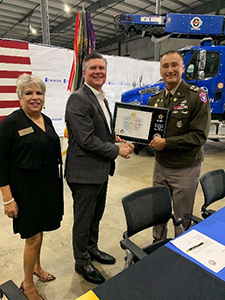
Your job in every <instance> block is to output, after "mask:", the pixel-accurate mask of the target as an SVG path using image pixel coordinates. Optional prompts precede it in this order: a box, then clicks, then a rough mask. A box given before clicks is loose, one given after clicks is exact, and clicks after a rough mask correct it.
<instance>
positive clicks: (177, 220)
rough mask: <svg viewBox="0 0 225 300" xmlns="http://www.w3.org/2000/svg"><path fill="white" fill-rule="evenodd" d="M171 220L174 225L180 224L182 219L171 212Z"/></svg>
mask: <svg viewBox="0 0 225 300" xmlns="http://www.w3.org/2000/svg"><path fill="white" fill-rule="evenodd" d="M172 220H173V225H174V226H180V225H181V224H182V219H181V218H177V217H176V216H175V215H174V214H172Z"/></svg>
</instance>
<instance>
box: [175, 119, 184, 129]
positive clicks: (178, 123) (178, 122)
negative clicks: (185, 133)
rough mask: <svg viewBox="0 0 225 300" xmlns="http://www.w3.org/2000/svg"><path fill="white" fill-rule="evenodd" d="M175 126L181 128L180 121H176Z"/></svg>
mask: <svg viewBox="0 0 225 300" xmlns="http://www.w3.org/2000/svg"><path fill="white" fill-rule="evenodd" d="M176 126H177V128H181V127H182V126H183V122H182V120H180V121H177V123H176Z"/></svg>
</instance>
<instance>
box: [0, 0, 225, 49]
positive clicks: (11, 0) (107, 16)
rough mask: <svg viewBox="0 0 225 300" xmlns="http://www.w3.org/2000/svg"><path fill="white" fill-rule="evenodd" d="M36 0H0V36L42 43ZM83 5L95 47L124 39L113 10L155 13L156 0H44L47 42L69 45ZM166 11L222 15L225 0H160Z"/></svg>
mask: <svg viewBox="0 0 225 300" xmlns="http://www.w3.org/2000/svg"><path fill="white" fill-rule="evenodd" d="M40 3H41V0H0V20H1V22H0V24H1V26H0V38H7V39H17V40H24V41H28V42H31V43H42V22H41V9H40V8H41V4H40ZM65 4H67V5H68V6H69V7H70V8H71V10H70V12H65V11H64V5H65ZM83 8H85V9H86V10H88V11H89V12H90V13H91V19H92V23H93V27H94V31H95V35H96V50H97V49H99V48H101V49H103V50H104V47H106V46H108V45H111V44H113V43H116V42H120V41H124V34H123V33H121V32H120V31H118V30H117V29H116V28H115V27H114V24H113V16H114V15H115V14H117V13H130V14H144V15H150V14H155V12H156V0H152V1H148V0H119V1H118V0H117V1H116V0H92V1H89V0H85V1H78V0H48V13H49V27H50V44H51V45H54V46H59V47H65V48H69V49H73V42H74V25H75V18H76V14H77V12H78V10H82V9H83ZM168 12H173V13H192V14H196V13H200V14H219V15H225V1H224V0H216V1H215V0H199V1H195V0H161V14H166V13H168ZM30 26H32V27H33V28H35V29H36V30H37V33H36V35H34V34H32V33H31V32H30ZM101 51H102V50H101ZM102 53H104V51H102Z"/></svg>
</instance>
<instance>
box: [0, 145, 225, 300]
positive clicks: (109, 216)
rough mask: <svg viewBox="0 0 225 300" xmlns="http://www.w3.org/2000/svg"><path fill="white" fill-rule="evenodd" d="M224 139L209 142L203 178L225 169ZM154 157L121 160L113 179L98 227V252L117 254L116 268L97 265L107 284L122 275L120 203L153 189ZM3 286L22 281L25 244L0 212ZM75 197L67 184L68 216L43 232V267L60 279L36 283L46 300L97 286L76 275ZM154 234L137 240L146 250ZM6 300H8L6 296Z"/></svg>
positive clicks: (66, 299)
mask: <svg viewBox="0 0 225 300" xmlns="http://www.w3.org/2000/svg"><path fill="white" fill-rule="evenodd" d="M224 162H225V141H223V142H212V141H208V142H207V144H206V146H205V161H204V164H203V169H202V174H204V173H205V172H207V171H209V170H213V169H218V168H224V166H225V163H224ZM153 163H154V158H153V157H150V156H147V155H146V154H145V153H144V152H143V153H142V152H141V153H140V154H139V155H138V156H136V155H134V154H133V155H132V156H131V158H130V159H129V160H125V159H123V158H121V157H118V158H117V169H116V172H115V175H114V177H113V178H110V181H109V187H108V196H107V205H106V210H105V213H104V217H103V219H102V222H101V229H100V241H99V247H100V249H102V250H104V251H107V252H108V253H111V254H112V255H114V256H115V257H116V259H117V262H116V264H115V265H108V266H107V265H101V264H99V263H97V262H94V265H95V266H96V267H97V268H98V269H99V270H100V271H101V272H102V274H103V275H104V276H105V278H106V279H107V280H108V279H110V278H111V277H113V276H114V275H116V274H117V273H119V272H121V271H122V269H123V266H124V259H123V257H124V251H123V250H122V249H121V248H120V245H119V241H120V240H121V238H122V233H123V232H124V231H125V229H126V224H125V218H124V213H123V209H122V206H121V199H122V197H123V196H124V195H126V194H129V193H131V192H133V191H135V190H137V189H140V188H144V187H148V186H151V182H152V170H153ZM202 203H203V195H202V192H201V188H200V187H199V188H198V190H197V195H196V202H195V207H194V213H195V215H197V216H200V208H201V205H202ZM224 203H225V202H224V201H219V202H217V203H215V204H213V205H212V208H213V209H219V208H221V207H223V206H224ZM0 220H1V222H0V234H1V235H0V242H1V248H0V284H2V283H4V282H5V281H7V280H10V279H11V280H13V281H14V282H15V284H17V285H18V286H19V285H20V283H21V281H22V280H23V268H22V258H23V246H24V242H23V241H22V240H21V239H20V238H19V235H14V234H13V233H12V225H11V221H10V220H9V219H8V218H7V217H6V216H5V215H4V213H3V208H2V207H1V209H0ZM72 220H73V216H72V197H71V193H70V191H69V189H68V187H67V184H66V183H65V215H64V220H63V222H62V226H61V228H60V229H59V230H57V231H53V232H50V233H45V234H44V242H43V248H42V264H43V267H44V269H46V270H47V271H49V272H50V273H52V274H54V275H55V276H56V277H57V279H56V280H55V281H52V282H49V283H41V282H40V281H38V280H37V279H35V280H36V286H37V288H38V291H39V293H40V294H41V295H42V296H43V297H44V299H45V300H46V299H47V300H70V299H72V300H75V299H76V298H77V297H79V296H81V295H82V294H84V293H86V292H87V291H88V290H90V289H93V288H94V287H95V285H94V284H91V283H88V282H86V281H85V280H83V278H82V277H81V276H80V275H78V274H77V273H76V272H75V271H74V259H73V255H72V247H71V227H72ZM151 236H152V234H151V232H150V231H148V232H146V233H143V234H142V235H141V237H139V238H135V241H136V242H139V243H140V244H141V245H143V246H144V244H145V242H146V243H148V239H150V241H152V239H151ZM169 237H173V228H172V225H171V224H169ZM4 299H6V298H4Z"/></svg>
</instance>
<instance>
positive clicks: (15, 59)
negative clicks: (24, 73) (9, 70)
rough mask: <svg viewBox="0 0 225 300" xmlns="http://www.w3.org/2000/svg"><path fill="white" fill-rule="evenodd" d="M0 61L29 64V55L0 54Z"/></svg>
mask: <svg viewBox="0 0 225 300" xmlns="http://www.w3.org/2000/svg"><path fill="white" fill-rule="evenodd" d="M0 63H7V64H23V65H30V58H29V57H20V56H9V55H0Z"/></svg>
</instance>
